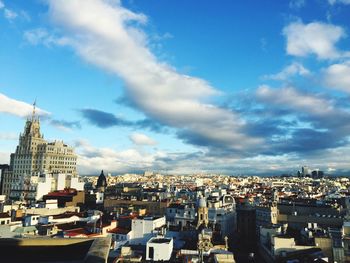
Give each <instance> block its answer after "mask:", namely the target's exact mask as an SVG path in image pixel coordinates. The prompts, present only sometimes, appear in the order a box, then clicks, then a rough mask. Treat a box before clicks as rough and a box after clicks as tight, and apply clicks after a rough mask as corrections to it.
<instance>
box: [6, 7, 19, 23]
mask: <svg viewBox="0 0 350 263" xmlns="http://www.w3.org/2000/svg"><path fill="white" fill-rule="evenodd" d="M4 15H5V18H6V19H8V20H13V19H15V18H17V17H18V14H17V13H16V12H15V11H12V10H10V9H8V8H5V9H4Z"/></svg>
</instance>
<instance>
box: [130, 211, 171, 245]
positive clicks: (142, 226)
mask: <svg viewBox="0 0 350 263" xmlns="http://www.w3.org/2000/svg"><path fill="white" fill-rule="evenodd" d="M165 226H166V220H165V216H164V217H152V216H149V217H138V218H134V219H133V220H132V223H131V230H132V236H131V238H132V239H131V240H130V244H135V245H146V243H147V242H148V240H149V239H150V238H152V237H154V236H156V235H157V234H158V233H161V232H162V231H163V230H162V228H164V227H165Z"/></svg>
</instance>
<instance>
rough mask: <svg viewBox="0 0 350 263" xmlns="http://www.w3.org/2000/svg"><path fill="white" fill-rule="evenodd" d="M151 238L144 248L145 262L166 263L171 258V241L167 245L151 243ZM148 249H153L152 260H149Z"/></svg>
mask: <svg viewBox="0 0 350 263" xmlns="http://www.w3.org/2000/svg"><path fill="white" fill-rule="evenodd" d="M154 239H155V238H152V239H151V240H149V241H148V242H147V246H146V260H153V261H168V260H170V258H171V253H172V251H173V240H172V239H171V240H170V242H169V243H152V240H154ZM150 248H153V258H150V254H149V252H150Z"/></svg>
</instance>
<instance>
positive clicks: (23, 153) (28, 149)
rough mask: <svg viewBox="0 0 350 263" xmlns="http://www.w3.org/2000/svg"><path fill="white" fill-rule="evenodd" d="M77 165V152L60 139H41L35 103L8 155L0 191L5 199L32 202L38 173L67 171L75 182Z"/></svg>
mask: <svg viewBox="0 0 350 263" xmlns="http://www.w3.org/2000/svg"><path fill="white" fill-rule="evenodd" d="M76 164H77V155H76V154H75V153H74V149H73V148H72V147H69V146H68V145H66V144H64V143H63V142H62V141H54V142H47V141H46V140H45V139H44V135H43V134H42V133H41V131H40V120H39V117H38V116H37V115H36V113H35V103H34V105H33V113H32V116H31V117H30V118H28V119H27V121H26V123H25V127H24V131H23V133H21V134H20V136H19V143H18V146H17V147H16V151H15V152H14V153H12V154H11V156H10V167H9V169H8V171H7V172H6V176H4V181H3V183H2V185H3V188H2V193H3V194H5V195H6V196H7V198H8V199H11V198H13V200H23V201H32V200H33V197H34V195H35V193H33V192H35V191H36V188H37V184H38V182H40V181H42V180H41V177H42V176H41V175H43V174H58V173H60V174H66V175H67V178H68V177H69V180H73V181H74V180H75V179H74V178H77V176H78V174H77V166H76ZM40 176H41V177H40ZM68 183H69V182H68Z"/></svg>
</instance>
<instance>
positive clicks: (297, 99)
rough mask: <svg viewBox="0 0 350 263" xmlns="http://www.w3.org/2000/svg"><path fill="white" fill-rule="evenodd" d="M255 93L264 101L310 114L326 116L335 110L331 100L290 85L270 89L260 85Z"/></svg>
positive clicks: (332, 113)
mask: <svg viewBox="0 0 350 263" xmlns="http://www.w3.org/2000/svg"><path fill="white" fill-rule="evenodd" d="M256 94H257V97H258V98H259V99H260V100H262V101H264V102H265V103H271V104H277V105H282V106H285V107H288V108H291V109H295V110H298V111H302V112H305V113H308V114H312V115H318V116H328V115H334V112H335V109H334V106H333V105H332V103H331V102H329V101H327V100H325V99H322V98H319V97H317V96H313V95H310V94H303V93H300V92H299V91H297V90H296V89H294V88H291V87H288V88H281V89H272V88H270V87H269V86H267V85H262V86H260V87H259V88H258V90H257V93H256Z"/></svg>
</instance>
